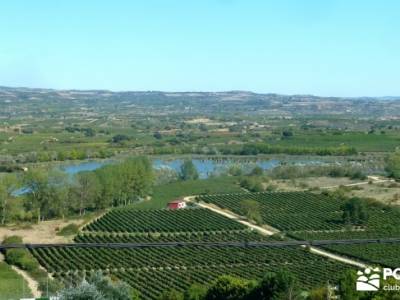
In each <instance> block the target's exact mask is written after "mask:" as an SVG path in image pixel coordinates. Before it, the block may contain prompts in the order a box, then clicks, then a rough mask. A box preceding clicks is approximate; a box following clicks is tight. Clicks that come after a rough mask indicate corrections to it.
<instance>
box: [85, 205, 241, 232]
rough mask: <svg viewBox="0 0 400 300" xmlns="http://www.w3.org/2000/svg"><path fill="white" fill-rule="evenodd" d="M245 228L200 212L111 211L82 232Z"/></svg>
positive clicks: (192, 210) (204, 211)
mask: <svg viewBox="0 0 400 300" xmlns="http://www.w3.org/2000/svg"><path fill="white" fill-rule="evenodd" d="M244 228H245V227H244V226H243V225H242V224H240V223H238V222H235V221H233V220H231V219H228V218H225V217H223V216H221V215H219V214H217V213H214V212H210V211H209V210H207V209H202V208H188V209H185V210H166V209H160V210H145V211H139V210H135V209H126V208H121V209H115V210H113V211H111V212H109V213H107V214H106V215H105V216H103V217H102V218H100V219H98V220H96V221H94V222H92V223H90V224H89V225H87V226H86V227H84V228H83V230H84V231H100V232H153V233H157V232H180V231H182V232H196V231H205V230H208V231H216V230H223V229H225V230H240V229H244Z"/></svg>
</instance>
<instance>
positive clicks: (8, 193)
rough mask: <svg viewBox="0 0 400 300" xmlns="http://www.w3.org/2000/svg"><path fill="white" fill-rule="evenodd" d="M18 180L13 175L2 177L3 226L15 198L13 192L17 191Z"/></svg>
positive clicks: (0, 197)
mask: <svg viewBox="0 0 400 300" xmlns="http://www.w3.org/2000/svg"><path fill="white" fill-rule="evenodd" d="M17 182H18V181H17V178H16V176H15V175H13V174H6V175H4V176H2V177H0V210H1V211H0V215H1V224H2V225H4V224H5V223H6V220H7V217H8V209H9V207H10V200H12V199H13V198H14V195H13V192H14V191H15V190H16V189H17Z"/></svg>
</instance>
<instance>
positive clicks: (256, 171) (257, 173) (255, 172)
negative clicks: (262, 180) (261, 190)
mask: <svg viewBox="0 0 400 300" xmlns="http://www.w3.org/2000/svg"><path fill="white" fill-rule="evenodd" d="M263 172H264V171H263V169H262V168H261V167H259V166H256V167H254V169H253V170H252V171H251V173H250V175H252V176H261V175H262V174H263Z"/></svg>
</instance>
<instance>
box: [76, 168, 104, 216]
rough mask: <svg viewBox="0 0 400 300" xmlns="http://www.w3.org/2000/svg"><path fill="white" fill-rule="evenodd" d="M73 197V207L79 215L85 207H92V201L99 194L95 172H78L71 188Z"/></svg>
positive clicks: (93, 201) (83, 211)
mask: <svg viewBox="0 0 400 300" xmlns="http://www.w3.org/2000/svg"><path fill="white" fill-rule="evenodd" d="M72 191H73V194H74V196H75V197H74V198H75V200H76V201H75V205H74V206H75V208H76V209H78V210H79V215H83V214H84V213H85V209H87V208H89V207H94V203H95V201H96V199H97V198H98V197H99V194H100V186H99V181H98V178H97V177H96V174H95V173H93V172H80V173H78V174H77V175H76V177H75V184H74V186H73V188H72Z"/></svg>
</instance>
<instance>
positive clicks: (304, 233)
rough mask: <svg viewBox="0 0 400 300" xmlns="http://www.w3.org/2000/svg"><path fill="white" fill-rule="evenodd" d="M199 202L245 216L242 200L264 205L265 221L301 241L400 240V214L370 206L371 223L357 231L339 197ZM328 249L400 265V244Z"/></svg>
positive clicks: (286, 195) (281, 195) (229, 197)
mask: <svg viewBox="0 0 400 300" xmlns="http://www.w3.org/2000/svg"><path fill="white" fill-rule="evenodd" d="M197 199H198V200H199V201H204V202H207V203H212V204H215V205H217V206H219V207H221V208H226V209H229V210H231V211H233V212H235V213H237V214H241V215H243V214H244V212H243V210H242V207H241V201H243V200H247V199H251V200H255V201H257V202H258V203H260V209H261V215H262V218H263V222H265V223H266V224H270V225H272V226H274V227H276V228H278V229H280V230H281V231H284V232H285V233H286V234H287V235H288V236H290V237H293V238H295V239H300V240H345V239H380V238H393V237H400V211H399V209H398V208H395V207H390V206H385V205H383V204H379V203H369V205H368V220H367V223H366V224H364V225H363V226H359V227H357V228H353V227H348V226H346V225H345V224H344V223H343V221H342V219H341V216H342V211H341V209H340V207H341V204H342V201H341V200H340V199H337V198H333V197H328V196H325V195H322V194H314V193H310V192H274V193H241V194H225V195H208V196H199V197H197ZM324 248H325V249H327V250H329V251H332V252H336V253H338V254H341V255H345V256H349V257H352V258H356V259H358V260H362V261H365V262H369V263H372V264H381V265H386V266H391V267H396V266H398V265H400V259H399V257H400V247H399V246H398V244H368V245H334V246H324Z"/></svg>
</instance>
